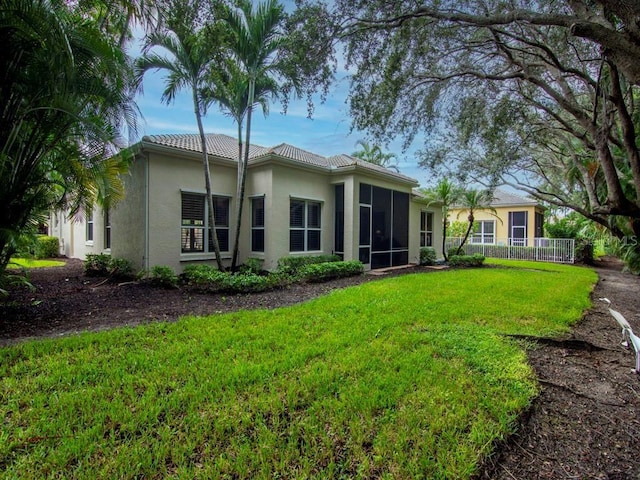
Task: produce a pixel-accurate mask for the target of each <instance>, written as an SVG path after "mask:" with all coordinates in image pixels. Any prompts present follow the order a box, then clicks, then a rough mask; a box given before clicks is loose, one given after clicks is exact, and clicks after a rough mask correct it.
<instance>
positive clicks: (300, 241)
mask: <svg viewBox="0 0 640 480" xmlns="http://www.w3.org/2000/svg"><path fill="white" fill-rule="evenodd" d="M321 213H322V204H321V203H320V202H317V201H312V200H297V199H293V198H292V199H291V201H290V204H289V251H291V252H314V251H320V236H321V230H322V228H321V227H322V225H321V220H320V218H321Z"/></svg>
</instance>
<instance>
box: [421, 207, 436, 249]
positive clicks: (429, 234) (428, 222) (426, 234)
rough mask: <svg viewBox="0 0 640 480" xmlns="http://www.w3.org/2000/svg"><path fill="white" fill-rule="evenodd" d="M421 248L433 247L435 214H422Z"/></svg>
mask: <svg viewBox="0 0 640 480" xmlns="http://www.w3.org/2000/svg"><path fill="white" fill-rule="evenodd" d="M420 246H421V247H433V212H420Z"/></svg>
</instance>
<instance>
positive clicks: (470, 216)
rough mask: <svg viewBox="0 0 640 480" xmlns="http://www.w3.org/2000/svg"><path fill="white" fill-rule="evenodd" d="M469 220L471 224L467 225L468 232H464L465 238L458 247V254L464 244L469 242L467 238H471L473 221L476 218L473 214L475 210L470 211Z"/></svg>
mask: <svg viewBox="0 0 640 480" xmlns="http://www.w3.org/2000/svg"><path fill="white" fill-rule="evenodd" d="M467 220H468V221H469V226H468V227H467V233H465V234H464V238H463V239H462V243H461V244H460V246H459V247H458V251H457V252H456V255H460V252H461V251H462V247H464V244H465V243H467V240H468V239H469V234H470V233H471V230H472V229H473V222H474V220H475V218H474V216H473V212H471V213H469V216H468V217H467Z"/></svg>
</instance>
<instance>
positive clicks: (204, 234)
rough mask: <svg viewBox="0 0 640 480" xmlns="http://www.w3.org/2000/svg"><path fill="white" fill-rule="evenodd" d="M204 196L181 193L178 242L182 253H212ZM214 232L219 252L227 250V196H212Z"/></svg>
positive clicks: (211, 237) (211, 239)
mask: <svg viewBox="0 0 640 480" xmlns="http://www.w3.org/2000/svg"><path fill="white" fill-rule="evenodd" d="M205 199H206V197H205V196H204V195H200V194H197V193H186V192H183V193H182V220H181V229H180V242H181V251H182V253H213V252H214V248H213V236H212V235H211V234H210V233H211V232H210V229H209V215H208V208H209V206H208V205H207V202H206V201H205ZM213 211H214V215H215V221H216V233H217V235H218V244H219V246H220V251H221V252H227V251H229V198H228V197H213Z"/></svg>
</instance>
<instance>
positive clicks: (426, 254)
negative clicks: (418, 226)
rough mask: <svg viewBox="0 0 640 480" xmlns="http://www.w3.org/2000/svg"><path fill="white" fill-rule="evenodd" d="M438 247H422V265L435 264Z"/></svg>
mask: <svg viewBox="0 0 640 480" xmlns="http://www.w3.org/2000/svg"><path fill="white" fill-rule="evenodd" d="M436 258H437V255H436V249H435V248H433V247H422V248H421V249H420V265H435V263H436Z"/></svg>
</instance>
